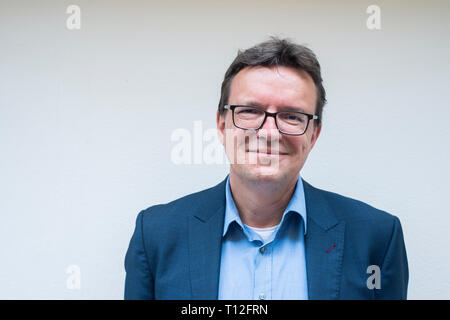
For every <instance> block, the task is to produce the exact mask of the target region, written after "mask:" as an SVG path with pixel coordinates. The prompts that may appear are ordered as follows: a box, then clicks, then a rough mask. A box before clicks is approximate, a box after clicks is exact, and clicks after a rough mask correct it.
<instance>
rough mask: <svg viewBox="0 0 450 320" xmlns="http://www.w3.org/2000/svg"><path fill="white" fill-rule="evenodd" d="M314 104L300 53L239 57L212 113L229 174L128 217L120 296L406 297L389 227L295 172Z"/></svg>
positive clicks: (283, 50)
mask: <svg viewBox="0 0 450 320" xmlns="http://www.w3.org/2000/svg"><path fill="white" fill-rule="evenodd" d="M325 103H326V99H325V90H324V88H323V85H322V77H321V72H320V65H319V63H318V61H317V59H316V57H315V55H314V53H313V52H312V51H311V50H309V49H308V48H306V47H304V46H300V45H297V44H295V43H292V42H290V41H288V40H285V39H278V38H272V39H271V40H269V41H266V42H264V43H261V44H259V45H257V46H255V47H253V48H250V49H248V50H246V51H243V52H239V53H238V56H237V57H236V59H235V60H234V61H233V63H232V64H231V66H230V67H229V69H228V71H227V72H226V74H225V78H224V81H223V83H222V92H221V99H220V102H219V109H218V112H217V130H218V135H219V138H220V141H221V142H222V144H223V145H224V147H225V150H226V153H227V156H228V158H229V160H230V163H231V165H230V174H229V175H228V176H227V177H226V178H225V179H224V180H223V181H222V182H221V183H219V184H218V185H216V186H215V187H212V188H210V189H207V190H204V191H201V192H198V193H194V194H190V195H187V196H185V197H183V198H180V199H177V200H175V201H172V202H170V203H168V204H164V205H156V206H152V207H150V208H148V209H146V210H143V211H142V212H140V213H139V215H138V217H137V222H136V229H135V231H134V234H133V237H132V239H131V242H130V246H129V248H128V251H127V254H126V258H125V268H126V282H125V299H406V294H407V285H408V264H407V257H406V250H405V245H404V240H403V234H402V229H401V225H400V221H399V219H398V218H397V217H395V216H393V215H390V214H388V213H386V212H383V211H380V210H378V209H375V208H373V207H371V206H369V205H367V204H365V203H362V202H360V201H357V200H353V199H349V198H346V197H343V196H341V195H338V194H335V193H331V192H327V191H323V190H320V189H317V188H314V187H313V186H311V185H310V184H309V183H307V182H306V181H304V180H303V179H302V178H301V177H300V175H299V173H300V170H301V169H302V167H303V165H304V163H305V161H306V159H307V156H308V154H309V152H310V151H311V150H312V148H313V147H314V144H315V143H316V141H317V139H318V137H319V134H320V131H321V127H322V122H321V118H322V110H323V107H324V105H325ZM230 142H231V143H230Z"/></svg>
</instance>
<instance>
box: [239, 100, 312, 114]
mask: <svg viewBox="0 0 450 320" xmlns="http://www.w3.org/2000/svg"><path fill="white" fill-rule="evenodd" d="M239 105H242V106H252V107H258V108H266V105H264V104H262V103H259V102H256V101H253V100H250V101H245V102H244V103H242V104H239ZM280 109H281V110H280V111H299V112H303V113H308V112H307V111H306V110H305V109H304V108H302V107H294V106H281V107H280Z"/></svg>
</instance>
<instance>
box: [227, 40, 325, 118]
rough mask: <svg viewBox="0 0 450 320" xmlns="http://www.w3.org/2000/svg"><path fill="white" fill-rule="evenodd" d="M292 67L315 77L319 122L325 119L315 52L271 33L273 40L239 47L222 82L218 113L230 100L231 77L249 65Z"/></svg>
mask: <svg viewBox="0 0 450 320" xmlns="http://www.w3.org/2000/svg"><path fill="white" fill-rule="evenodd" d="M257 66H261V67H272V66H284V67H291V68H293V69H296V70H299V71H305V72H307V73H308V74H309V75H310V76H311V78H312V79H313V81H314V84H315V86H316V92H317V103H316V113H315V114H316V115H317V116H318V117H319V118H318V119H317V123H318V124H320V123H321V122H322V112H323V107H324V106H325V104H326V102H327V100H326V94H325V89H324V87H323V85H322V76H321V73H320V64H319V61H317V58H316V55H315V54H314V52H313V51H312V50H311V49H309V48H307V47H305V46H303V45H299V44H296V43H293V42H292V41H290V40H289V39H280V38H277V37H271V39H270V40H268V41H265V42H262V43H260V44H257V45H256V46H254V47H251V48H249V49H247V50H245V51H240V50H239V51H238V55H237V57H236V58H235V59H234V61H233V62H232V63H231V65H230V66H229V68H228V70H227V72H226V73H225V77H224V79H223V82H222V88H221V95H220V101H219V113H220V114H223V113H224V110H225V109H224V108H223V107H224V106H225V105H227V104H228V98H229V96H230V87H231V81H232V80H233V78H234V76H235V75H236V74H237V73H238V72H239V71H241V70H242V69H244V68H246V67H257Z"/></svg>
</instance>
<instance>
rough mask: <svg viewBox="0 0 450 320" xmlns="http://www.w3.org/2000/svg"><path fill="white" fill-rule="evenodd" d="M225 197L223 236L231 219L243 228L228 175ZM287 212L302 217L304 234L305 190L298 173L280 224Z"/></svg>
mask: <svg viewBox="0 0 450 320" xmlns="http://www.w3.org/2000/svg"><path fill="white" fill-rule="evenodd" d="M225 198H226V204H225V221H224V226H223V233H222V236H225V234H226V233H227V232H228V229H229V227H230V224H231V223H232V222H233V221H234V222H236V223H237V224H238V225H239V226H240V227H241V228H242V229H244V224H243V223H242V221H241V218H240V216H239V211H238V210H237V208H236V204H235V202H234V200H233V196H232V195H231V188H230V175H228V177H227V183H226V187H225ZM288 212H292V213H294V214H298V215H299V216H300V217H301V218H302V219H303V224H304V229H303V230H304V234H306V204H305V192H304V190H303V182H302V178H301V176H300V175H299V177H298V180H297V184H296V186H295V191H294V193H293V195H292V197H291V200H290V201H289V203H288V206H287V207H286V210H284V212H283V216H282V218H281V222H280V226H281V225H282V224H283V222H284V220H285V218H286V214H287V213H288Z"/></svg>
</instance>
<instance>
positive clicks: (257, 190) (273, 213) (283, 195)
mask: <svg viewBox="0 0 450 320" xmlns="http://www.w3.org/2000/svg"><path fill="white" fill-rule="evenodd" d="M298 176H299V175H298V174H297V175H296V176H295V177H294V178H292V179H290V180H286V181H284V180H283V181H276V182H274V181H259V180H248V179H242V178H241V177H240V176H239V175H237V174H233V171H232V170H230V189H231V192H232V196H233V200H234V202H235V204H236V208H237V209H238V211H239V216H240V218H241V220H242V222H243V223H244V224H246V225H248V226H251V227H255V228H268V227H272V226H275V225H277V224H279V223H280V221H281V218H282V216H283V212H284V210H285V209H286V207H287V206H288V204H289V201H290V200H291V198H292V195H293V193H294V190H295V185H296V183H297V180H298Z"/></svg>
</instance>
